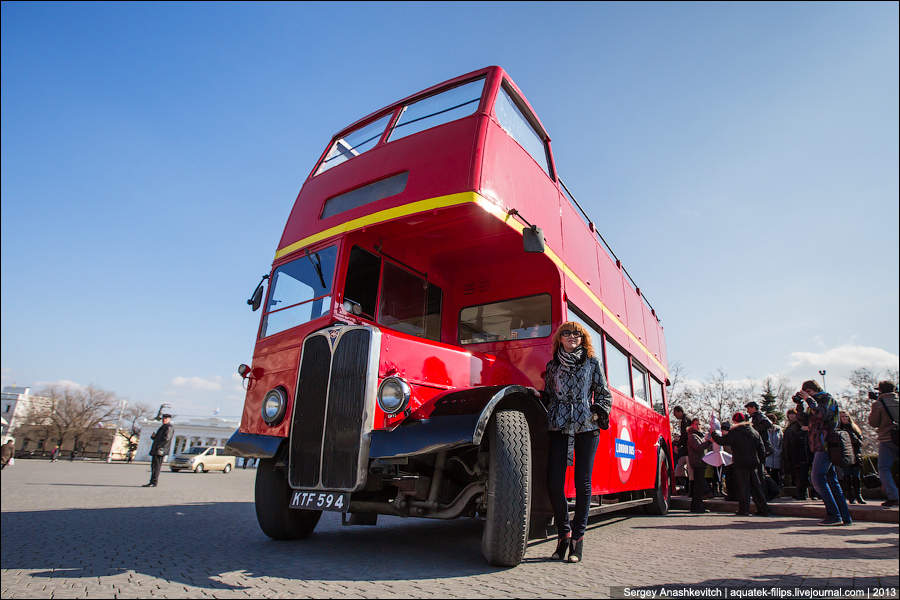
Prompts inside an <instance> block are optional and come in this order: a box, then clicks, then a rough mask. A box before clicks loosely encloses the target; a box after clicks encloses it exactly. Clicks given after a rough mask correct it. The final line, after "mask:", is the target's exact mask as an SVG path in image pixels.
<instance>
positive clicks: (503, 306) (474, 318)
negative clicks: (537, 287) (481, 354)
mask: <svg viewBox="0 0 900 600" xmlns="http://www.w3.org/2000/svg"><path fill="white" fill-rule="evenodd" d="M550 333H551V331H550V295H549V294H540V295H538V296H529V297H528V298H516V299H514V300H504V301H502V302H494V303H491V304H482V305H479V306H469V307H467V308H464V309H462V310H461V311H460V313H459V343H460V344H480V343H483V342H502V341H504V340H521V339H527V338H541V337H547V336H549V335H550Z"/></svg>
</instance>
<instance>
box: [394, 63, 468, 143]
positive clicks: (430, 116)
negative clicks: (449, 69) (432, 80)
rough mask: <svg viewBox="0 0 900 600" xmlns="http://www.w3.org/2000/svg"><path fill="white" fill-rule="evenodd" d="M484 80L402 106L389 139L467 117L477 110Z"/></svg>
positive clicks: (395, 138) (465, 84)
mask: <svg viewBox="0 0 900 600" xmlns="http://www.w3.org/2000/svg"><path fill="white" fill-rule="evenodd" d="M483 90H484V79H483V78H482V79H477V80H475V81H470V82H469V83H464V84H462V85H458V86H456V87H454V88H450V89H449V90H447V91H444V92H441V93H439V94H435V95H434V96H429V97H428V98H424V99H422V100H419V101H418V102H413V103H412V104H408V105H406V106H404V107H403V109H402V111H401V112H400V118H399V119H397V124H396V125H394V129H393V130H392V131H391V135H390V140H398V139H400V138H403V137H406V136H408V135H412V134H414V133H419V132H420V131H425V130H426V129H431V128H432V127H437V126H438V125H443V124H444V123H449V122H450V121H455V120H457V119H461V118H463V117H467V116H469V115H471V114H472V113H474V112H475V111H476V110H477V109H478V103H479V101H480V100H481V92H482V91H483Z"/></svg>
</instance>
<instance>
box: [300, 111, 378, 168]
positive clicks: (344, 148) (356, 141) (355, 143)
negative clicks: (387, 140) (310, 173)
mask: <svg viewBox="0 0 900 600" xmlns="http://www.w3.org/2000/svg"><path fill="white" fill-rule="evenodd" d="M391 116H393V115H385V116H383V117H381V118H380V119H378V120H377V121H375V122H373V123H369V124H368V125H364V126H362V127H360V128H359V129H356V130H354V131H352V132H350V133H348V134H347V135H345V136H344V137H342V138H339V139H337V140H335V142H334V143H333V144H331V148H329V149H328V154H326V155H325V159H324V160H323V161H322V164H321V165H319V168H318V170H317V171H316V175H318V174H319V173H324V172H325V171H327V170H328V169H330V168H331V167H336V166H337V165H339V164H341V163H342V162H346V161H348V160H350V159H351V158H353V157H355V156H359V155H360V154H362V153H363V152H365V151H367V150H371V149H372V148H373V147H374V146H375V144H377V143H378V140H379V139H381V134H382V133H384V128H385V127H387V124H388V121H390V120H391Z"/></svg>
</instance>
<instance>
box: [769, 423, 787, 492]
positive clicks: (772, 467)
mask: <svg viewBox="0 0 900 600" xmlns="http://www.w3.org/2000/svg"><path fill="white" fill-rule="evenodd" d="M766 419H768V420H769V422H770V423H771V424H772V426H771V427H770V428H769V430H768V431H767V432H766V435H767V436H768V438H769V447H770V448H771V449H772V453H771V454H769V455H768V456H766V472H767V473H768V474H769V477H771V478H772V479H774V480H775V483H777V484H778V487H779V488H780V487H781V486H782V485H784V484H783V483H782V478H781V462H782V460H781V459H782V453H783V446H784V444H783V442H784V433H783V432H782V431H781V427H779V426H778V415H776V414H775V413H769V414H767V415H766Z"/></svg>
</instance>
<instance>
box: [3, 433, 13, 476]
mask: <svg viewBox="0 0 900 600" xmlns="http://www.w3.org/2000/svg"><path fill="white" fill-rule="evenodd" d="M15 454H16V442H15V441H14V440H6V443H5V444H3V446H0V471H2V470H3V469H5V468H6V465H8V464H10V463H11V462H12V460H13V457H14V456H15Z"/></svg>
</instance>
